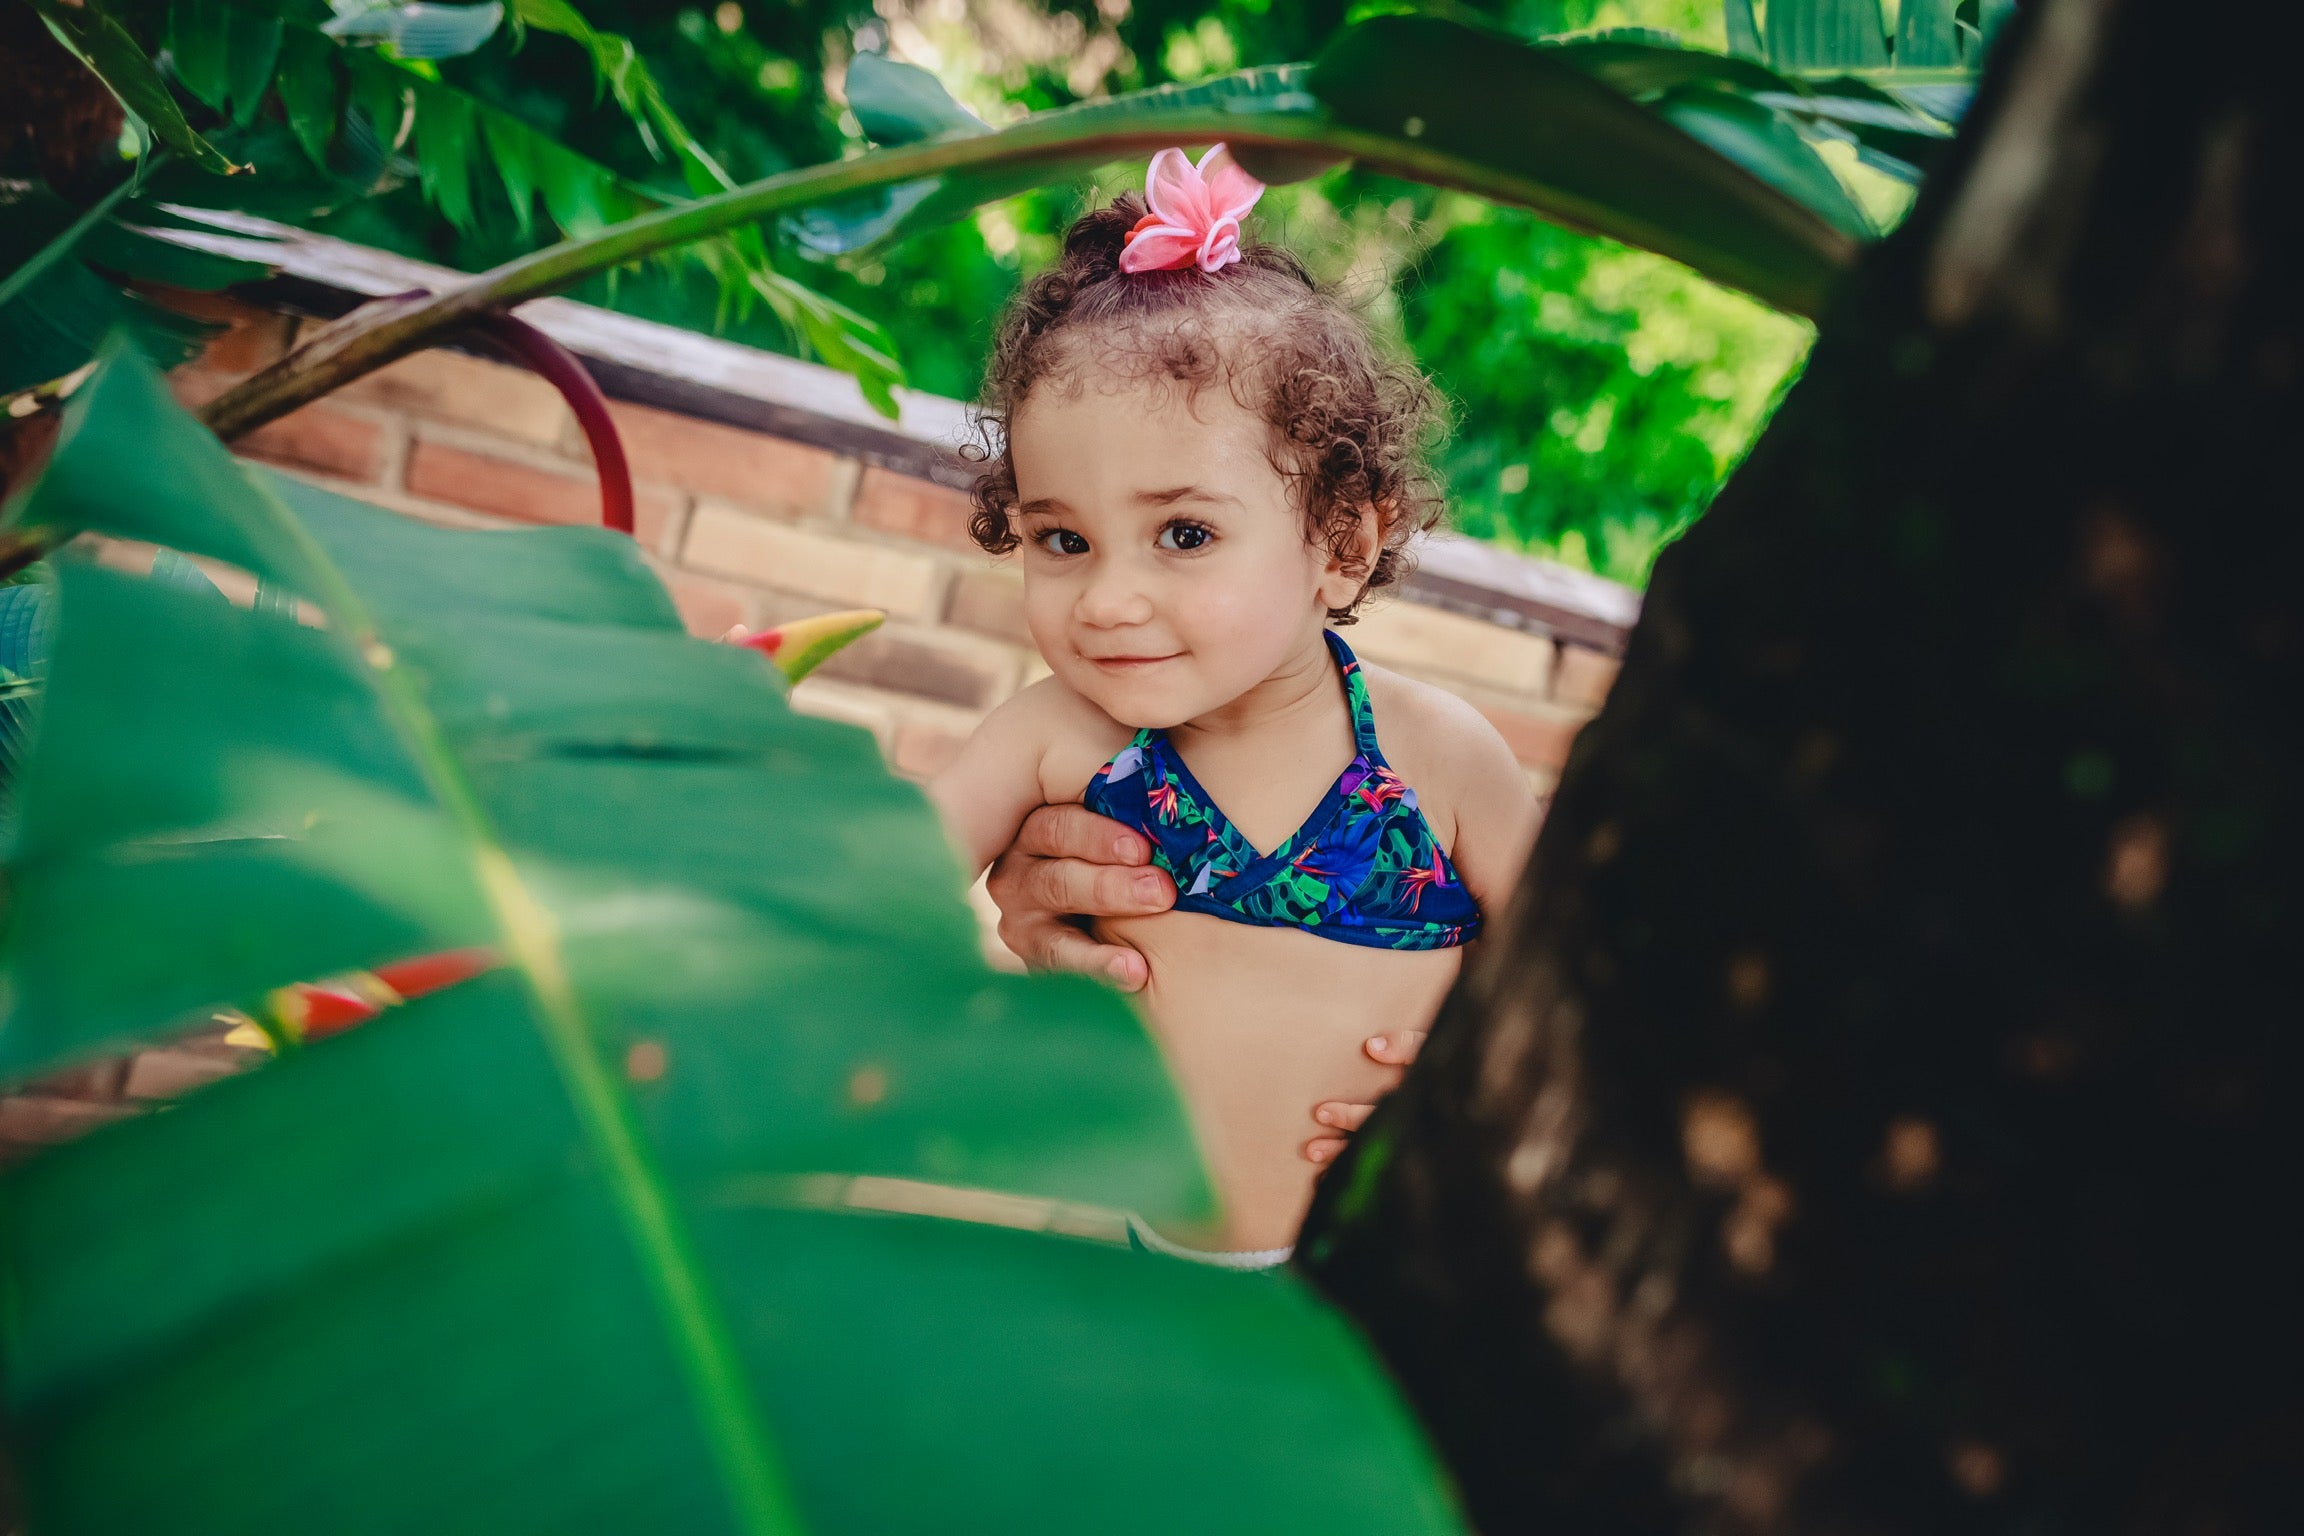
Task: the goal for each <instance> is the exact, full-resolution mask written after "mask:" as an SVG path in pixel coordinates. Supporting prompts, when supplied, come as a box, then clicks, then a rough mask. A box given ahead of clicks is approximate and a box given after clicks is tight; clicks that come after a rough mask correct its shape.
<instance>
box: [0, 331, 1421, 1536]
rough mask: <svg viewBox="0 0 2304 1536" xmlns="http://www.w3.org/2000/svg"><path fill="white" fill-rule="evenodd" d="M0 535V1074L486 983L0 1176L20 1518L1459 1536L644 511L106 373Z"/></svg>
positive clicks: (1112, 1022) (94, 1522) (1385, 1401)
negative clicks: (578, 506)
mask: <svg viewBox="0 0 2304 1536" xmlns="http://www.w3.org/2000/svg"><path fill="white" fill-rule="evenodd" d="M8 526H10V527H14V528H24V527H44V528H49V529H52V530H54V531H56V532H58V533H78V532H83V531H95V532H101V533H106V534H110V535H112V536H115V537H118V538H124V539H133V540H145V541H149V542H152V543H156V544H159V545H161V546H163V547H164V548H166V549H170V550H175V551H179V552H182V553H184V554H189V555H194V556H200V557H204V558H207V559H212V560H217V561H222V562H225V563H228V564H230V565H233V566H236V567H238V568H240V569H242V570H244V571H246V572H249V573H251V574H253V575H254V576H256V577H257V578H258V579H260V580H261V581H264V582H266V583H271V584H275V585H277V586H279V587H282V588H285V589H287V590H289V591H292V592H294V593H296V594H297V595H298V596H300V597H301V598H302V599H304V600H305V601H306V602H307V603H308V604H310V605H311V606H312V608H314V609H316V610H317V612H318V613H319V614H320V615H322V616H324V622H323V623H321V624H319V625H317V626H315V625H309V624H305V623H299V622H298V621H297V620H296V618H295V617H293V616H292V615H289V614H285V613H282V612H280V611H279V605H272V606H271V607H270V608H266V607H263V606H259V607H257V608H249V609H243V608H240V607H238V606H236V605H234V604H231V603H228V602H220V601H218V600H217V597H216V595H215V593H214V592H213V591H211V590H201V589H196V588H195V587H194V586H192V585H191V584H189V583H181V584H180V583H179V581H178V580H176V579H173V578H177V577H180V576H181V571H180V569H179V568H178V567H177V566H176V565H175V564H173V563H172V562H170V563H165V564H164V566H163V568H162V569H161V570H160V572H159V579H146V578H139V577H135V576H132V575H128V574H124V573H122V572H120V571H117V570H112V569H107V568H102V567H97V566H94V565H90V564H87V563H83V562H75V561H71V560H68V559H60V560H59V561H57V562H56V565H57V568H58V581H57V608H58V614H59V620H60V622H59V628H58V632H57V634H56V636H55V640H54V647H53V653H52V656H51V658H50V662H49V667H48V674H47V686H46V689H45V695H44V697H43V699H42V701H41V704H42V708H41V713H40V716H39V718H38V720H37V722H36V723H35V726H34V729H33V732H32V740H31V745H30V750H29V752H28V753H27V754H26V755H25V760H24V763H23V772H22V779H21V783H20V786H19V789H20V795H19V800H18V813H19V814H18V819H17V825H16V827H15V829H14V833H13V837H12V841H11V843H10V846H9V848H8V851H7V860H8V864H7V875H8V886H9V891H10V898H9V906H8V921H7V926H6V929H5V932H4V933H0V1008H4V1012H0V1078H9V1079H21V1078H23V1077H26V1076H29V1075H32V1074H36V1073H39V1072H43V1071H45V1070H48V1069H51V1068H53V1067H55V1066H58V1065H60V1064H64V1063H68V1062H70V1061H72V1060H74V1059H78V1058H82V1057H85V1056H86V1055H88V1054H90V1053H92V1052H96V1051H100V1050H108V1049H113V1048H117V1047H118V1046H120V1045H122V1044H124V1043H126V1042H129V1041H133V1040H142V1039H151V1038H157V1037H160V1036H163V1035H165V1034H166V1033H167V1032H168V1031H169V1030H170V1029H171V1028H172V1027H176V1026H178V1025H180V1024H181V1023H182V1021H184V1020H187V1019H200V1018H203V1017H205V1016H207V1015H208V1014H209V1013H210V1012H212V1011H213V1010H215V1009H216V1008H218V1007H220V1006H225V1005H229V1004H232V1003H234V1002H235V1001H237V1000H242V999H246V998H249V997H251V996H253V995H255V994H258V993H260V992H262V991H263V990H264V989H267V988H270V987H275V986H279V985H282V984H284V983H288V982H293V981H298V980H303V979H307V978H310V977H314V976H318V975H323V974H327V973H329V972H331V971H337V970H342V969H345V968H348V967H355V966H364V965H369V964H373V963H379V962H383V961H386V960H391V959H395V958H399V957H402V956H406V955H411V954H417V953H423V952H428V951H431V950H437V949H447V948H455V947H462V946H467V945H473V944H483V945H489V946H493V947H494V948H495V949H496V950H497V951H498V952H499V953H500V954H502V955H504V956H505V957H506V960H507V963H506V964H505V966H504V967H503V968H501V969H499V970H497V971H495V972H492V973H489V974H486V975H483V976H481V977H479V978H477V979H474V980H471V981H467V982H465V983H462V984H460V985H458V986H455V987H451V988H449V989H447V990H445V991H441V992H438V993H435V994H432V995H430V996H427V997H423V998H420V999H417V1000H414V1001H412V1002H410V1003H408V1004H407V1005H406V1006H404V1007H402V1008H398V1009H394V1010H392V1011H391V1012H390V1013H388V1014H387V1015H385V1016H384V1017H382V1018H380V1019H378V1020H376V1021H375V1022H372V1023H370V1024H368V1025H365V1026H363V1027H361V1028H359V1029H357V1030H353V1031H351V1032H349V1033H347V1034H344V1035H341V1036H337V1037H335V1038H333V1039H331V1040H327V1041H323V1042H320V1043H318V1044H314V1045H311V1046H309V1047H305V1048H302V1049H298V1050H292V1051H290V1052H288V1053H287V1054H285V1055H284V1056H283V1057H282V1058H281V1059H280V1060H279V1061H277V1062H276V1063H274V1064H272V1065H269V1066H266V1067H263V1068H261V1069H259V1070H257V1071H255V1072H253V1073H251V1074H248V1075H246V1076H243V1077H240V1078H236V1079H233V1080H230V1081H227V1082H224V1083H221V1084H218V1085H215V1086H213V1087H211V1088H209V1089H206V1090H203V1091H201V1092H199V1093H197V1094H195V1095H193V1096H191V1097H190V1098H188V1099H187V1100H185V1101H183V1102H181V1103H179V1104H178V1105H177V1106H175V1107H173V1108H171V1109H170V1110H168V1111H167V1112H166V1113H163V1114H157V1115H150V1116H146V1117H142V1118H140V1119H136V1120H132V1121H129V1122H125V1123H122V1124H119V1125H115V1126H112V1127H109V1128H107V1129H105V1130H102V1131H99V1132H97V1133H95V1134H94V1135H92V1136H89V1137H87V1138H85V1139H83V1140H81V1141H79V1142H77V1143H74V1144H71V1145H68V1146H65V1147H61V1148H57V1149H54V1150H52V1151H51V1152H49V1153H47V1154H45V1155H43V1156H42V1157H40V1158H37V1159H35V1160H33V1161H32V1162H31V1163H29V1164H27V1165H24V1166H22V1167H19V1168H17V1169H14V1170H12V1171H10V1172H9V1173H8V1174H6V1175H5V1176H4V1177H0V1292H4V1293H5V1294H6V1295H7V1297H8V1299H9V1303H8V1306H7V1307H6V1308H4V1309H0V1409H4V1411H5V1414H6V1418H7V1432H8V1436H9V1440H10V1443H11V1445H12V1447H13V1451H14V1458H15V1460H16V1463H17V1470H18V1473H19V1476H20V1482H21V1487H22V1492H23V1497H24V1500H25V1507H26V1516H27V1522H28V1527H29V1528H30V1529H32V1530H36V1531H41V1532H44V1533H51V1536H70V1533H80V1532H91V1533H92V1532H120V1531H142V1530H160V1529H165V1530H168V1531H171V1532H177V1533H208V1532H215V1533H219V1536H221V1533H231V1536H260V1533H265V1532H274V1531H279V1532H290V1531H293V1532H297V1533H305V1532H311V1531H316V1530H324V1531H328V1532H331V1533H365V1532H376V1533H385V1532H395V1533H397V1532H406V1531H414V1530H441V1531H467V1530H468V1531H487V1532H491V1533H520V1532H538V1533H543V1532H564V1531H571V1530H633V1531H650V1532H656V1531H667V1532H719V1531H742V1532H769V1531H795V1530H801V1529H806V1530H811V1531H818V1532H856V1533H860V1536H861V1533H867V1532H869V1533H876V1536H877V1533H903V1532H921V1533H931V1532H934V1533H946V1532H975V1531H982V1532H986V1533H992V1532H1002V1533H1005V1532H1013V1531H1032V1530H1051V1531H1054V1530H1061V1531H1076V1530H1095V1531H1142V1532H1153V1531H1161V1532H1172V1531H1176V1530H1204V1529H1205V1530H1241V1531H1246V1530H1257V1531H1268V1530H1269V1531H1304V1532H1321V1533H1328V1532H1359V1531H1365V1532H1371V1533H1374V1532H1418V1531H1439V1530H1452V1529H1456V1528H1458V1527H1457V1525H1456V1517H1455V1516H1454V1514H1453V1512H1452V1509H1451V1506H1450V1503H1449V1501H1448V1499H1447V1497H1446V1496H1445V1494H1444V1492H1443V1491H1442V1489H1441V1488H1440V1485H1439V1483H1438V1482H1437V1479H1436V1476H1435V1474H1434V1471H1433V1469H1432V1466H1431V1463H1430V1461H1429V1458H1428V1456H1427V1453H1426V1452H1425V1450H1424V1448H1423V1447H1422V1445H1421V1442H1420V1441H1419V1439H1418V1437H1417V1435H1416V1433H1415V1431H1414V1429H1413V1427H1412V1425H1411V1424H1410V1422H1409V1421H1408V1419H1407V1417H1406V1415H1405V1413H1404V1412H1403V1410H1402V1409H1401V1408H1400V1406H1399V1404H1398V1402H1397V1400H1396V1398H1395V1397H1394V1396H1393V1394H1392V1392H1391V1391H1390V1389H1389V1387H1388V1386H1387V1385H1386V1383H1385V1382H1384V1381H1383V1379H1382V1377H1381V1375H1380V1373H1379V1372H1378V1371H1377V1370H1376V1368H1375V1367H1374V1366H1373V1365H1372V1363H1371V1362H1370V1359H1369V1357H1368V1355H1367V1354H1366V1352H1365V1350H1364V1349H1363V1348H1362V1346H1361V1345H1360V1344H1359V1342H1358V1341H1357V1339H1356V1338H1355V1337H1354V1336H1353V1335H1352V1333H1351V1332H1350V1330H1349V1329H1348V1328H1347V1327H1346V1326H1345V1325H1344V1324H1343V1323H1342V1322H1341V1321H1339V1320H1338V1319H1337V1318H1336V1317H1334V1316H1333V1315H1332V1314H1330V1313H1329V1312H1328V1311H1326V1310H1325V1308H1324V1307H1322V1306H1321V1305H1320V1304H1319V1303H1317V1302H1316V1301H1315V1300H1314V1299H1313V1298H1312V1297H1311V1296H1310V1295H1309V1294H1308V1292H1306V1291H1305V1290H1304V1289H1303V1288H1302V1287H1300V1286H1299V1285H1298V1284H1297V1283H1296V1282H1294V1281H1293V1280H1292V1279H1290V1278H1288V1277H1285V1276H1281V1275H1246V1276H1243V1275H1234V1274H1229V1273H1224V1272H1220V1271H1215V1270H1210V1269H1206V1268H1204V1267H1202V1266H1198V1265H1192V1264H1187V1263H1181V1262H1178V1261H1173V1260H1168V1259H1163V1258H1158V1257H1155V1256H1151V1255H1146V1254H1142V1253H1138V1252H1133V1251H1131V1250H1130V1249H1129V1248H1128V1247H1127V1246H1126V1245H1125V1243H1124V1242H1122V1241H1119V1240H1118V1237H1119V1234H1120V1233H1121V1232H1122V1231H1123V1230H1124V1227H1123V1225H1122V1223H1121V1222H1120V1219H1119V1218H1118V1217H1117V1216H1116V1215H1115V1214H1114V1213H1115V1212H1118V1211H1122V1210H1137V1211H1141V1212H1145V1213H1147V1214H1148V1215H1150V1216H1152V1217H1153V1218H1155V1219H1161V1218H1173V1217H1182V1216H1187V1215H1190V1214H1192V1213H1194V1212H1196V1211H1201V1210H1204V1208H1205V1203H1206V1197H1205V1193H1204V1189H1203V1187H1202V1185H1201V1182H1200V1180H1199V1178H1198V1177H1197V1175H1196V1173H1195V1172H1194V1170H1193V1162H1192V1157H1191V1154H1190V1143H1189V1136H1188V1134H1187V1131H1186V1127H1185V1124H1184V1121H1183V1117H1182V1114H1181V1111H1180V1109H1179V1107H1178V1105H1177V1104H1176V1102H1175V1100H1174V1098H1173V1095H1172V1093H1171V1091H1170V1090H1169V1088H1168V1087H1167V1084H1166V1081H1165V1078H1164V1075H1163V1073H1162V1069H1161V1067H1160V1063H1159V1059H1158V1056H1157V1054H1156V1052H1155V1051H1154V1050H1153V1048H1152V1046H1151V1044H1150V1042H1149V1041H1148V1039H1147V1038H1146V1036H1145V1035H1144V1033H1143V1032H1142V1030H1141V1028H1140V1027H1139V1026H1138V1025H1137V1024H1136V1022H1135V1021H1134V1020H1133V1018H1132V1017H1131V1016H1130V1015H1129V1014H1128V1012H1127V1010H1126V1009H1125V1008H1124V1007H1123V1006H1122V1005H1121V1004H1120V1003H1119V1002H1118V1001H1117V1000H1116V999H1114V998H1113V997H1112V996H1111V995H1110V994H1108V993H1106V992H1104V991H1102V990H1101V989H1099V988H1096V987H1095V986H1093V985H1091V984H1088V983H1085V982H1081V981H1078V980H1076V979H1065V978H1020V977H1007V976H998V975H995V974H993V973H991V972H989V971H987V970H986V969H985V968H984V967H983V965H982V964H981V962H980V960H979V959H978V958H977V954H976V950H975V934H974V925H973V922H972V920H971V919H970V917H969V916H968V914H967V912H966V910H965V908H964V907H963V905H962V903H961V901H960V899H959V887H960V877H959V873H958V871H957V870H956V869H954V868H953V866H952V863H951V861H950V858H949V856H948V854H947V853H946V852H945V850H944V846H943V843H942V840H941V838H940V836H939V834H938V832H937V830H936V826H935V823H934V820H933V818H932V817H931V815H930V814H929V812H928V810H927V808H926V806H925V804H924V802H923V801H922V800H921V798H920V796H919V795H918V794H917V792H916V791H914V790H913V789H911V788H910V787H909V786H906V785H903V784H901V783H898V782H896V781H894V780H892V779H891V778H889V777H888V775H887V773H886V772H885V770H884V769H883V768H882V767H881V766H880V762H879V758H878V754H877V752H876V750H875V748H874V746H873V744H872V742H871V740H870V739H869V737H867V736H865V735H864V734H863V733H861V732H857V731H854V730H852V729H849V728H845V727H840V726H836V725H831V724H827V723H824V722H819V721H813V720H808V719H805V718H802V717H798V716H795V715H793V714H792V713H791V712H790V711H789V710H788V709H787V708H786V707H785V704H784V702H783V698H782V690H781V687H780V686H779V685H778V683H777V682H776V681H775V679H774V676H773V674H772V673H771V671H770V670H769V669H768V668H767V667H765V666H763V665H762V664H761V662H760V659H759V658H758V657H756V656H754V655H752V654H750V653H749V652H745V651H742V650H740V649H738V648H735V647H722V646H713V645H709V644H704V643H700V642H697V641H694V640H691V639H689V638H688V637H686V636H685V635H684V634H683V633H682V632H681V630H680V627H679V622H678V618H677V616H676V614H675V612H674V610H673V607H672V604H671V602H670V600H669V598H668V597H667V595H666V594H665V592H664V591H663V589H662V588H661V586H660V585H658V583H657V582H656V580H655V578H654V577H653V576H652V575H651V574H650V573H649V571H648V569H647V567H646V565H645V563H644V562H643V561H642V559H641V558H640V556H639V554H638V553H637V551H636V550H635V549H634V548H633V547H632V545H631V543H630V541H629V540H624V539H620V538H618V537H616V536H614V535H610V534H606V533H603V532H601V531H598V530H592V529H544V530H535V531H524V532H503V533H498V532H470V531H455V530H445V529H438V528H430V527H425V526H421V525H417V524H414V523H411V522H408V521H406V520H404V519H401V518H399V517H396V516H394V515H392V514H389V513H386V512H383V511H380V510H378V509H375V508H372V507H368V506H364V505H362V504H360V503H357V502H353V501H348V500H345V499H343V498H339V497H335V496H332V495H329V494H326V493H323V492H319V491H315V490H313V489H311V488H308V487H304V486H301V485H298V484H296V483H295V482H293V481H290V480H287V479H285V478H284V477H280V476H276V475H273V474H271V473H270V472H268V471H264V470H262V469H260V468H256V467H253V466H249V465H246V464H243V463H240V462H238V461H236V460H234V459H233V458H231V457H230V456H229V455H228V454H227V453H226V452H225V451H224V450H223V448H222V447H221V445H219V444H218V443H217V442H216V441H215V440H214V439H213V438H212V437H210V436H208V435H207V434H206V433H205V432H203V431H202V430H201V429H200V428H199V427H198V426H197V425H196V424H195V423H193V422H192V421H191V419H190V418H189V417H187V416H186V415H185V414H184V413H183V412H181V411H180V410H179V409H178V408H177V407H176V406H175V405H174V404H173V403H172V402H171V401H170V400H169V398H168V396H167V394H166V391H165V389H164V388H163V386H162V385H161V383H160V381H159V379H158V378H157V376H156V375H154V374H153V372H152V371H151V369H150V368H149V367H148V366H147V365H146V364H144V363H143V362H142V360H141V359H140V358H138V357H137V356H135V355H134V353H133V352H132V351H131V350H129V349H126V348H123V347H121V346H118V345H115V346H113V347H111V348H110V349H109V352H108V357H107V360H106V362H105V365H104V366H103V368H102V369H101V370H100V371H99V373H98V374H97V375H96V377H95V378H94V379H93V380H92V381H91V382H90V383H89V384H88V385H87V386H86V387H84V388H83V390H82V391H80V393H79V394H78V395H76V396H75V398H74V401H73V404H72V406H71V409H70V411H69V413H68V416H67V420H66V423H65V427H64V435H63V437H62V439H61V441H60V444H59V446H58V449H57V451H56V454H55V457H54V458H53V459H52V460H51V462H50V465H49V467H48V469H47V471H46V472H45V474H44V475H43V476H42V478H41V479H40V480H39V481H38V482H36V483H35V484H34V485H33V486H32V487H31V488H30V489H29V490H28V491H27V492H26V493H25V494H24V495H23V496H22V497H21V498H19V500H18V501H17V503H16V504H15V505H14V506H13V507H12V508H11V509H10V512H9V516H8Z"/></svg>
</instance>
